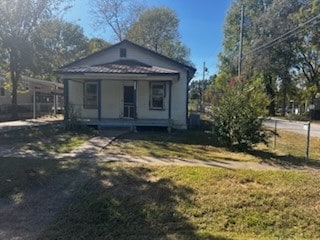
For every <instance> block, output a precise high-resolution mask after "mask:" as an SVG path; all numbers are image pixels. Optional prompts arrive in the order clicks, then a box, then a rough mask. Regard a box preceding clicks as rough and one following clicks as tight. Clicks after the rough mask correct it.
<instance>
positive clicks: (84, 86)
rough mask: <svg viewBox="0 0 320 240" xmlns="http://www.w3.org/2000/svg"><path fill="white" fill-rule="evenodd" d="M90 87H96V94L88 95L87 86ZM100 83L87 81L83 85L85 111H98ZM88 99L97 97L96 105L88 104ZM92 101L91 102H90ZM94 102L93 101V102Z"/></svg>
mask: <svg viewBox="0 0 320 240" xmlns="http://www.w3.org/2000/svg"><path fill="white" fill-rule="evenodd" d="M88 85H95V87H96V93H95V94H92V93H88V92H87V86H88ZM98 86H99V85H98V82H97V81H87V82H84V84H83V107H84V108H85V109H97V108H98V98H99V90H98ZM88 97H95V99H96V100H95V101H96V103H95V104H88ZM89 101H90V100H89ZM91 101H92V100H91Z"/></svg>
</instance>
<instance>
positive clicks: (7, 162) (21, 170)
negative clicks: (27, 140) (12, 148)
mask: <svg viewBox="0 0 320 240" xmlns="http://www.w3.org/2000/svg"><path fill="white" fill-rule="evenodd" d="M65 169H66V168H64V167H63V165H62V163H61V162H58V161H56V160H49V159H41V160H38V159H26V158H0V198H12V197H13V198H14V197H15V196H19V195H20V194H21V193H22V192H24V190H26V189H28V188H31V187H37V186H41V185H43V184H44V183H46V182H47V181H49V180H50V179H51V178H52V177H54V176H56V175H57V174H58V173H61V172H63V171H65Z"/></svg>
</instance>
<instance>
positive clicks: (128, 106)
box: [123, 86, 134, 118]
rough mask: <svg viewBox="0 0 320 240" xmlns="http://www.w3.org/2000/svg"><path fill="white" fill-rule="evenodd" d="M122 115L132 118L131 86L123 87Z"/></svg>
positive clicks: (132, 99)
mask: <svg viewBox="0 0 320 240" xmlns="http://www.w3.org/2000/svg"><path fill="white" fill-rule="evenodd" d="M123 117H125V118H134V89H133V86H124V87H123Z"/></svg>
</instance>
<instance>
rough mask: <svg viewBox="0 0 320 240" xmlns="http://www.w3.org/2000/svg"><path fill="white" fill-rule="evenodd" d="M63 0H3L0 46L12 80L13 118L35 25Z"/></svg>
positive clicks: (1, 4)
mask: <svg viewBox="0 0 320 240" xmlns="http://www.w3.org/2000/svg"><path fill="white" fill-rule="evenodd" d="M62 2H63V0H1V3H0V48H2V49H3V53H4V57H5V58H6V59H7V63H8V65H7V66H8V69H6V70H9V72H10V78H11V82H12V118H14V119H15V118H17V89H18V81H19V79H20V78H21V73H22V72H23V71H24V70H25V69H26V68H27V67H28V66H29V65H30V63H32V62H33V61H32V51H31V50H32V42H31V37H32V34H33V32H34V30H35V28H36V27H37V26H38V25H39V24H40V23H41V22H42V21H44V20H47V19H49V18H51V17H52V15H53V11H55V10H57V7H58V6H59V5H60V4H61V3H62Z"/></svg>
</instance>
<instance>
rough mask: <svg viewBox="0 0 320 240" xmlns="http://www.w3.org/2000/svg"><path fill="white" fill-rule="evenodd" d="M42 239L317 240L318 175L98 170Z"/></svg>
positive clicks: (114, 167) (319, 215) (171, 168)
mask: <svg viewBox="0 0 320 240" xmlns="http://www.w3.org/2000/svg"><path fill="white" fill-rule="evenodd" d="M96 174H97V176H96V177H95V178H93V179H92V180H91V181H89V182H87V183H86V184H84V185H83V186H81V187H79V188H77V189H78V190H77V191H76V192H75V193H74V194H75V196H74V200H73V202H72V204H70V205H69V206H67V207H66V209H64V211H63V212H62V213H61V214H60V215H59V216H58V218H57V219H56V220H54V221H53V222H52V224H51V225H50V226H49V228H47V229H46V230H45V231H44V232H43V233H42V235H41V236H40V239H319V238H320V228H319V226H320V200H319V195H320V188H319V185H320V179H319V173H317V174H316V173H312V172H309V173H308V172H301V171H300V172H298V171H250V170H241V171H240V170H239V171H231V170H226V169H219V168H205V167H181V166H157V167H152V166H144V165H134V166H133V165H123V164H121V165H110V164H109V165H108V164H105V165H102V166H100V168H98V170H97V171H96Z"/></svg>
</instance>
